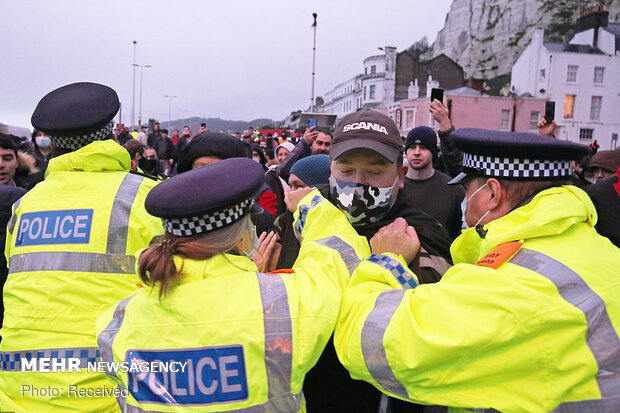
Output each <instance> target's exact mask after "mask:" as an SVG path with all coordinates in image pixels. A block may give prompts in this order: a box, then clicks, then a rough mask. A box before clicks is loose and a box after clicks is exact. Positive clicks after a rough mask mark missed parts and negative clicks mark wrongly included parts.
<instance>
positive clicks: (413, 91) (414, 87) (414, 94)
mask: <svg viewBox="0 0 620 413" xmlns="http://www.w3.org/2000/svg"><path fill="white" fill-rule="evenodd" d="M419 97H420V87H419V86H418V79H417V78H416V79H415V83H414V82H409V87H408V88H407V99H417V98H419Z"/></svg>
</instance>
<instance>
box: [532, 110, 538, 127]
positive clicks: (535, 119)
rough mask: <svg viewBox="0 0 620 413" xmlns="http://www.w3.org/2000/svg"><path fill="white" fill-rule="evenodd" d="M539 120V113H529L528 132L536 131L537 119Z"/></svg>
mask: <svg viewBox="0 0 620 413" xmlns="http://www.w3.org/2000/svg"><path fill="white" fill-rule="evenodd" d="M539 118H540V112H538V111H535V110H533V111H532V112H531V113H530V130H538V119H539Z"/></svg>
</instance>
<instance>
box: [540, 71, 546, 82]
mask: <svg viewBox="0 0 620 413" xmlns="http://www.w3.org/2000/svg"><path fill="white" fill-rule="evenodd" d="M546 75H547V71H546V70H545V69H540V81H541V82H544V81H545V76H546Z"/></svg>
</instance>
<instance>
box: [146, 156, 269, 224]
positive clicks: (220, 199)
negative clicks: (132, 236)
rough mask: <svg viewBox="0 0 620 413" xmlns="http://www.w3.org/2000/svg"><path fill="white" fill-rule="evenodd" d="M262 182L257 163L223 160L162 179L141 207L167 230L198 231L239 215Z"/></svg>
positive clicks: (229, 220) (249, 207)
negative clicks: (158, 218) (157, 218)
mask: <svg viewBox="0 0 620 413" xmlns="http://www.w3.org/2000/svg"><path fill="white" fill-rule="evenodd" d="M264 182H265V174H264V170H263V168H262V167H261V166H260V165H259V164H258V163H257V162H255V161H253V160H251V159H248V158H231V159H225V160H223V161H219V162H216V163H213V164H210V165H206V166H203V167H200V168H197V169H194V170H191V171H189V172H185V173H182V174H179V175H176V176H174V177H172V178H170V179H167V180H165V181H164V182H162V183H160V184H159V185H157V186H156V187H155V188H153V189H152V190H151V192H149V194H148V196H147V197H146V202H145V206H146V210H147V211H148V212H149V213H150V214H151V215H153V216H156V217H160V218H162V221H163V224H164V229H165V230H166V232H168V233H171V234H173V235H177V236H191V235H197V234H202V233H205V232H208V231H212V230H215V229H218V228H222V227H225V226H228V225H230V224H233V223H234V222H237V221H238V220H240V219H241V218H243V217H244V216H245V215H246V214H247V213H248V212H250V210H251V208H252V205H253V202H254V200H253V196H254V194H255V193H256V192H257V191H258V190H259V189H260V188H261V186H262V185H263V183H264Z"/></svg>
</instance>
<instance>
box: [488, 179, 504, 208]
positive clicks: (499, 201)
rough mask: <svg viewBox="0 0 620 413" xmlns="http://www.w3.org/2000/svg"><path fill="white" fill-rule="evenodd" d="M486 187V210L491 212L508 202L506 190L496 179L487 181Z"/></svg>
mask: <svg viewBox="0 0 620 413" xmlns="http://www.w3.org/2000/svg"><path fill="white" fill-rule="evenodd" d="M487 187H488V188H489V195H488V196H489V198H488V199H487V202H488V209H490V210H491V211H492V210H494V209H497V208H498V207H500V206H502V205H503V204H505V203H506V202H507V201H508V197H507V193H506V189H504V188H503V187H502V184H501V183H500V182H499V181H498V180H497V179H495V178H489V179H487Z"/></svg>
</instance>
